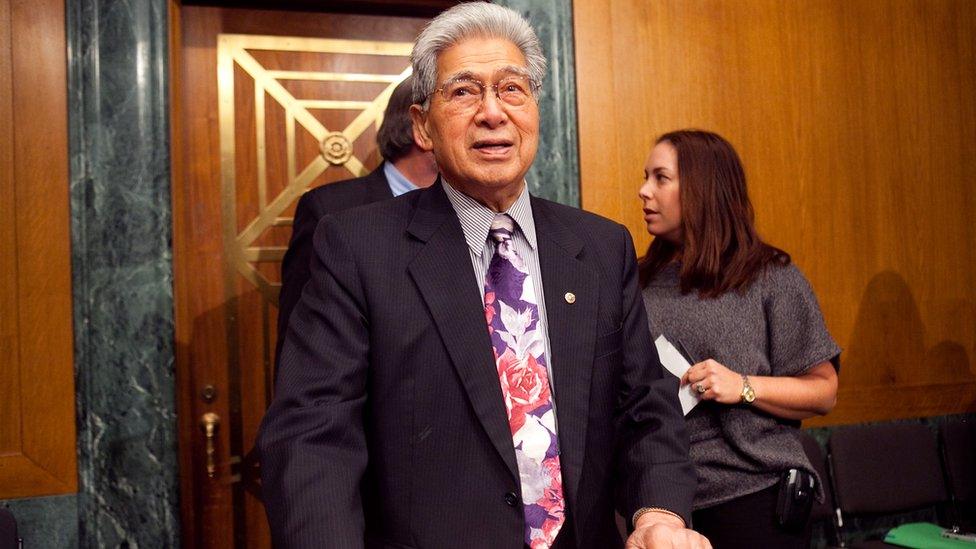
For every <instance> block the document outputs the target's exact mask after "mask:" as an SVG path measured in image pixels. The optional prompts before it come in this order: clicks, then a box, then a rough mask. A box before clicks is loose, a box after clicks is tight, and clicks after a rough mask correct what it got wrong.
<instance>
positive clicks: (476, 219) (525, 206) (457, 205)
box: [442, 178, 536, 256]
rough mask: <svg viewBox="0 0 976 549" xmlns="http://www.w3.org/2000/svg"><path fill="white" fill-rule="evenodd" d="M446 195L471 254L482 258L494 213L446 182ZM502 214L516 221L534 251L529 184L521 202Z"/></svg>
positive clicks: (525, 187) (519, 200) (534, 235)
mask: <svg viewBox="0 0 976 549" xmlns="http://www.w3.org/2000/svg"><path fill="white" fill-rule="evenodd" d="M442 179H443V178H442ZM444 191H445V192H446V193H447V198H448V200H450V201H451V205H452V206H454V211H455V213H457V216H458V220H459V221H460V222H461V230H462V231H463V232H464V240H465V242H467V244H468V247H469V248H471V251H472V253H474V254H475V255H477V256H481V253H482V251H484V249H485V242H487V241H488V231H489V230H490V229H491V222H492V221H493V220H494V219H495V212H494V211H493V210H492V209H491V208H488V207H486V206H484V205H483V204H481V203H480V202H478V201H477V200H475V199H473V198H471V197H470V196H468V195H466V194H464V193H462V192H461V191H459V190H457V189H455V188H454V187H453V186H451V184H450V183H448V182H447V181H444ZM502 213H506V214H508V215H510V216H511V217H512V219H514V220H515V224H516V225H517V226H518V228H519V230H521V231H522V235H523V236H525V240H526V241H527V242H528V243H529V247H530V248H532V249H533V250H535V247H536V234H535V219H534V218H533V217H532V203H531V201H530V200H529V186H528V185H527V184H525V183H524V182H523V184H522V192H521V193H519V196H518V198H517V199H515V202H514V203H513V204H512V205H511V206H510V207H509V208H508V209H507V210H505V211H504V212H502Z"/></svg>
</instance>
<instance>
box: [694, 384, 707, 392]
mask: <svg viewBox="0 0 976 549" xmlns="http://www.w3.org/2000/svg"><path fill="white" fill-rule="evenodd" d="M695 390H696V391H698V392H699V393H704V392H705V386H704V385H702V384H701V383H696V384H695Z"/></svg>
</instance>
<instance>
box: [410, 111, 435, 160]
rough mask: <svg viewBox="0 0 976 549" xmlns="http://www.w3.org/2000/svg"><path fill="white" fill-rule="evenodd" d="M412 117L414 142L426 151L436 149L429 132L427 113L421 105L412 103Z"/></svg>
mask: <svg viewBox="0 0 976 549" xmlns="http://www.w3.org/2000/svg"><path fill="white" fill-rule="evenodd" d="M410 119H411V120H413V141H414V143H416V144H417V146H418V147H420V149H421V150H423V151H425V152H429V151H432V150H434V142H433V141H432V140H431V139H430V134H429V133H428V132H427V113H426V112H424V110H423V109H422V108H420V105H416V104H414V105H410Z"/></svg>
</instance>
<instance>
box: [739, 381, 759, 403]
mask: <svg viewBox="0 0 976 549" xmlns="http://www.w3.org/2000/svg"><path fill="white" fill-rule="evenodd" d="M754 400H756V390H755V389H753V388H752V385H749V376H747V375H743V376H742V394H741V395H739V402H745V403H746V404H752V402H753V401H754Z"/></svg>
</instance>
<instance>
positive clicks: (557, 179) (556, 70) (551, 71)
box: [496, 0, 580, 206]
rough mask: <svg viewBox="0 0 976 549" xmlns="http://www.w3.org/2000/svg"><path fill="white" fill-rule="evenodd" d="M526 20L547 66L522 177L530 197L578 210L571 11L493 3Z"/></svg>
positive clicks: (542, 3)
mask: <svg viewBox="0 0 976 549" xmlns="http://www.w3.org/2000/svg"><path fill="white" fill-rule="evenodd" d="M496 3H497V4H501V5H503V6H507V7H509V8H512V9H514V10H516V11H518V12H519V13H521V14H522V15H523V16H525V18H526V19H528V21H529V23H531V24H532V27H533V28H534V29H535V32H536V34H537V35H538V36H539V41H540V42H542V50H543V52H544V53H545V54H546V58H548V60H549V68H548V71H547V74H546V80H545V82H544V83H543V87H542V92H541V95H540V97H539V114H540V120H539V127H540V132H539V134H540V135H539V152H538V153H537V154H536V158H535V163H534V164H533V165H532V169H531V170H529V174H528V175H527V176H526V179H527V180H528V182H529V184H530V190H531V192H532V193H533V194H535V195H537V196H541V197H543V198H548V199H550V200H555V201H556V202H561V203H563V204H567V205H570V206H579V204H580V198H579V196H580V195H579V154H578V152H577V151H578V148H577V147H578V142H577V133H576V72H575V69H574V67H575V66H576V58H575V57H574V54H573V6H572V3H571V2H566V1H564V0H498V1H497V2H496Z"/></svg>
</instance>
